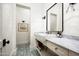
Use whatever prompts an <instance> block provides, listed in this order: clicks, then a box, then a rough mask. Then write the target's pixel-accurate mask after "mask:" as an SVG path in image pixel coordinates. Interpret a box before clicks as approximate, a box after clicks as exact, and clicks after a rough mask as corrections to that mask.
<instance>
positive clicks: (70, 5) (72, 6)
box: [66, 3, 76, 13]
mask: <svg viewBox="0 0 79 59" xmlns="http://www.w3.org/2000/svg"><path fill="white" fill-rule="evenodd" d="M75 4H76V3H69V6H68V8H67V10H66V13H68V11H69V8H71V9H72V10H73V11H75V8H74V5H75Z"/></svg>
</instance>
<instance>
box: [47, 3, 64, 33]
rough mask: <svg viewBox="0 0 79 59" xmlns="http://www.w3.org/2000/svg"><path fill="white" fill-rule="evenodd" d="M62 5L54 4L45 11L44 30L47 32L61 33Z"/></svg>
mask: <svg viewBox="0 0 79 59" xmlns="http://www.w3.org/2000/svg"><path fill="white" fill-rule="evenodd" d="M62 6H63V4H62V3H55V4H54V5H52V6H50V8H49V9H48V10H47V12H46V15H47V19H46V20H47V21H46V25H47V27H46V29H47V31H49V32H56V31H57V32H58V31H61V32H62V31H63V28H62V27H63V16H62V14H63V10H62V9H63V8H62Z"/></svg>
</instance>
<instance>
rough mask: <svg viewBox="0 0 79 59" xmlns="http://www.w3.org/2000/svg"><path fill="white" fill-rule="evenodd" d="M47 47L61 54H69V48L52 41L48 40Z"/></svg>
mask: <svg viewBox="0 0 79 59" xmlns="http://www.w3.org/2000/svg"><path fill="white" fill-rule="evenodd" d="M47 47H48V48H49V49H51V50H52V51H53V52H55V53H56V54H58V55H60V56H67V55H68V49H66V48H63V47H61V46H59V45H57V44H54V43H52V42H49V41H47Z"/></svg>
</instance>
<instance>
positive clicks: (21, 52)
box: [15, 44, 40, 56]
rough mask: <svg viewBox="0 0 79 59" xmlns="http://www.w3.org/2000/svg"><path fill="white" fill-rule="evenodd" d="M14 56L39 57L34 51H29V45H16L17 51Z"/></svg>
mask: <svg viewBox="0 0 79 59" xmlns="http://www.w3.org/2000/svg"><path fill="white" fill-rule="evenodd" d="M15 56H40V55H39V53H38V52H37V51H36V50H35V49H31V50H30V45H28V44H21V45H17V51H16V55H15Z"/></svg>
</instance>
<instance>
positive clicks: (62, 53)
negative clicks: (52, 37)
mask: <svg viewBox="0 0 79 59" xmlns="http://www.w3.org/2000/svg"><path fill="white" fill-rule="evenodd" d="M55 52H56V53H57V54H58V55H60V56H68V49H66V48H64V47H61V46H58V45H57V46H56V48H55Z"/></svg>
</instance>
